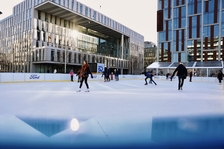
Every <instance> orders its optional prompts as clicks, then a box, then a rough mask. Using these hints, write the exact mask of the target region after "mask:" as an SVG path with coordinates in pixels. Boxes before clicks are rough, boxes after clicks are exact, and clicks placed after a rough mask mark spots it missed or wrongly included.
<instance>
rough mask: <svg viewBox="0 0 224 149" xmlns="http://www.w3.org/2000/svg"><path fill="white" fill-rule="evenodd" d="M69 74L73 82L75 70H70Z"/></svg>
mask: <svg viewBox="0 0 224 149" xmlns="http://www.w3.org/2000/svg"><path fill="white" fill-rule="evenodd" d="M69 74H70V77H71V82H73V76H74V72H73V70H71V71H70V72H69Z"/></svg>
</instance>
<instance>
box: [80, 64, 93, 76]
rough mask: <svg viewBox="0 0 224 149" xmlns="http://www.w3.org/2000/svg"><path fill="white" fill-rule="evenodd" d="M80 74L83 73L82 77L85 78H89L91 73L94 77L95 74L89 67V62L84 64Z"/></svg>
mask: <svg viewBox="0 0 224 149" xmlns="http://www.w3.org/2000/svg"><path fill="white" fill-rule="evenodd" d="M80 74H81V77H83V78H88V77H89V74H90V75H91V78H93V75H92V73H91V71H90V69H89V65H88V64H85V65H82V69H81V71H80Z"/></svg>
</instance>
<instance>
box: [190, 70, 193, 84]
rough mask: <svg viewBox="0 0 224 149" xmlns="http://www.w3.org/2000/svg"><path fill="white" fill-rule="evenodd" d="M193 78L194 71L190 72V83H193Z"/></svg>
mask: <svg viewBox="0 0 224 149" xmlns="http://www.w3.org/2000/svg"><path fill="white" fill-rule="evenodd" d="M192 76H193V73H192V71H190V74H189V77H190V80H189V81H190V82H192Z"/></svg>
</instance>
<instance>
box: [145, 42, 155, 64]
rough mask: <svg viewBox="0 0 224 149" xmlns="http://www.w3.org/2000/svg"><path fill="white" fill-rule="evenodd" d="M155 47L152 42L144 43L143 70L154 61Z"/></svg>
mask: <svg viewBox="0 0 224 149" xmlns="http://www.w3.org/2000/svg"><path fill="white" fill-rule="evenodd" d="M156 56H157V47H156V45H155V44H154V43H153V42H149V41H145V42H144V68H146V67H148V66H149V65H150V64H152V63H153V62H155V61H156Z"/></svg>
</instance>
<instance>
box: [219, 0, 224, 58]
mask: <svg viewBox="0 0 224 149" xmlns="http://www.w3.org/2000/svg"><path fill="white" fill-rule="evenodd" d="M219 7H220V8H219V46H218V49H219V50H218V61H220V60H221V36H222V26H221V25H222V1H220V6H219ZM222 53H223V54H224V52H222Z"/></svg>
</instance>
